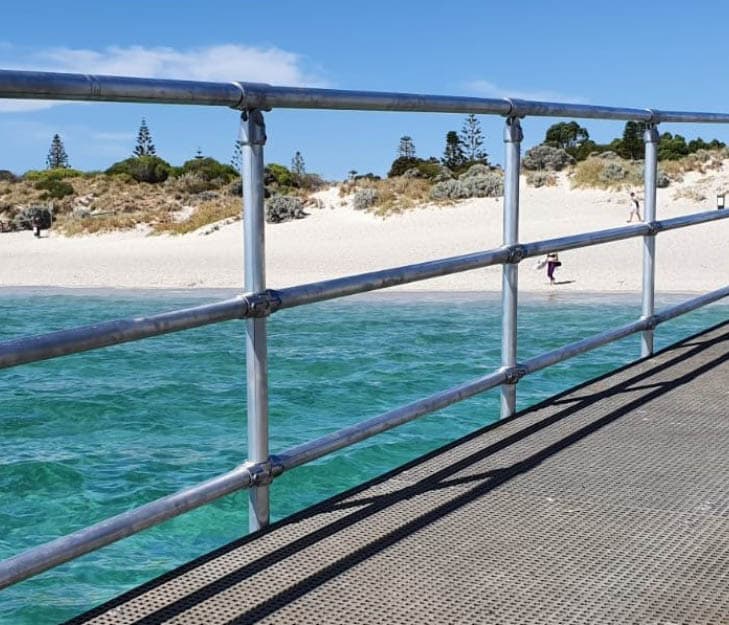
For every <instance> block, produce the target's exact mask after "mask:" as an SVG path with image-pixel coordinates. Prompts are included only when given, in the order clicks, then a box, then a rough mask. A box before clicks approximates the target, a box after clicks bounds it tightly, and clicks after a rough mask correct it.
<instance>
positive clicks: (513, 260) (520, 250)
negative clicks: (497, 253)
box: [506, 244, 527, 264]
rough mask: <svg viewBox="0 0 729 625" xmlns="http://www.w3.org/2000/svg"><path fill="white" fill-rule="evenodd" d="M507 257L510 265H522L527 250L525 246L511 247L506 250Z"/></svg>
mask: <svg viewBox="0 0 729 625" xmlns="http://www.w3.org/2000/svg"><path fill="white" fill-rule="evenodd" d="M506 252H507V257H506V262H507V263H509V264H517V263H520V262H521V261H522V260H524V258H525V257H526V254H527V249H526V247H525V246H524V245H518V244H517V245H510V246H509V247H507V248H506Z"/></svg>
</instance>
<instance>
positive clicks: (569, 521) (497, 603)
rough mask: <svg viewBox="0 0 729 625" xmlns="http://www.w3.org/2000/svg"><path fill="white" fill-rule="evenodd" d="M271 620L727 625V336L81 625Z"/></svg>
mask: <svg viewBox="0 0 729 625" xmlns="http://www.w3.org/2000/svg"><path fill="white" fill-rule="evenodd" d="M273 493H274V495H273V496H275V489H274V491H273ZM259 622H261V623H276V624H277V625H294V624H296V625H305V624H312V625H313V624H316V625H319V624H322V623H341V624H347V625H350V624H354V623H367V624H377V623H383V624H387V625H390V624H394V623H397V624H413V625H421V624H424V623H438V624H440V625H442V624H449V623H452V624H465V623H493V624H504V625H506V624H508V625H512V624H521V623H523V624H530V625H531V624H536V623H550V624H552V623H553V624H555V625H556V624H568V623H580V624H585V625H587V624H590V625H593V624H608V623H620V624H621V625H622V624H626V623H635V624H641V625H647V624H666V625H667V624H671V623H691V624H698V623H702V624H708V623H712V624H720V623H723V624H729V325H727V324H724V325H722V326H719V327H717V328H714V329H712V330H710V331H707V332H706V333H704V334H701V335H699V336H696V337H692V338H690V339H687V340H686V341H684V342H683V343H680V344H678V345H676V346H674V347H671V348H670V349H668V350H665V351H663V352H661V353H660V354H658V355H657V356H655V357H653V358H651V359H649V360H645V361H642V362H640V363H637V364H635V365H631V366H629V367H626V368H624V369H622V370H620V371H619V372H617V373H614V374H611V375H610V376H606V377H604V378H601V379H599V380H596V381H593V382H591V383H588V384H586V385H583V386H581V387H577V388H576V389H573V390H571V391H569V392H568V393H565V394H563V395H560V396H557V397H555V398H553V399H551V400H549V401H548V402H545V403H544V404H541V405H539V406H537V407H535V408H532V409H530V410H528V411H526V412H524V413H522V414H521V415H519V416H517V417H516V418H514V419H511V420H509V421H506V422H503V423H501V424H498V425H497V426H493V427H490V428H486V429H484V430H482V431H480V432H477V433H476V434H474V435H471V436H469V437H467V438H465V439H463V440H461V441H459V442H457V443H455V444H453V445H449V446H448V447H446V448H444V449H441V450H439V451H438V452H435V453H433V454H430V455H429V456H427V457H425V458H423V459H420V460H419V461H417V462H414V463H411V464H409V465H407V466H405V467H403V468H402V469H400V470H398V471H395V472H392V473H390V474H389V475H387V476H385V477H383V478H381V479H378V480H375V481H373V482H370V483H368V484H366V485H364V486H362V487H360V488H358V489H356V490H353V491H350V492H348V493H345V494H344V495H341V496H339V497H336V498H333V499H331V500H329V501H327V502H324V503H323V504H320V505H318V506H316V507H314V508H311V509H309V510H306V511H304V512H302V513H300V514H298V515H296V516H295V517H293V518H291V519H289V520H287V521H284V522H281V523H278V524H275V525H273V526H272V527H271V528H269V529H268V530H267V531H265V532H263V533H262V534H259V535H258V536H257V537H256V538H255V539H254V540H251V539H250V538H246V539H242V540H240V541H237V542H236V543H232V544H230V545H228V546H226V547H224V548H222V549H220V550H218V551H216V552H215V553H213V554H210V555H208V556H206V557H204V558H201V559H199V560H197V561H195V562H193V563H191V564H188V565H186V566H183V567H181V568H180V569H178V570H176V571H173V572H171V573H169V574H168V575H165V576H163V577H162V578H160V579H158V580H155V581H153V582H150V583H149V584H146V585H144V586H141V587H140V588H138V589H135V590H133V591H131V592H129V593H127V594H126V595H124V596H122V597H120V598H119V599H116V600H114V601H112V602H110V603H108V604H106V605H105V606H102V607H101V608H98V609H96V610H93V611H91V612H89V613H87V614H86V615H83V616H80V617H78V618H76V619H73V620H71V621H69V625H70V624H73V625H78V624H80V623H94V624H97V625H102V624H103V625H112V624H113V625H132V624H133V625H157V624H161V623H176V624H185V625H192V624H196V625H197V624H199V625H217V624H223V623H226V624H229V625H232V624H239V625H242V624H244V623H259Z"/></svg>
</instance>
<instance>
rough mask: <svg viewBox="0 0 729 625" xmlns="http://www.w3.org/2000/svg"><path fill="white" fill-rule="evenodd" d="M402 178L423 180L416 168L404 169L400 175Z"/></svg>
mask: <svg viewBox="0 0 729 625" xmlns="http://www.w3.org/2000/svg"><path fill="white" fill-rule="evenodd" d="M402 177H403V178H423V177H424V176H423V174H421V173H420V170H419V169H418V168H417V167H411V168H410V169H406V170H405V171H404V172H403V175H402Z"/></svg>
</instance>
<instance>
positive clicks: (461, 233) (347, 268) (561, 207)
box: [0, 174, 729, 292]
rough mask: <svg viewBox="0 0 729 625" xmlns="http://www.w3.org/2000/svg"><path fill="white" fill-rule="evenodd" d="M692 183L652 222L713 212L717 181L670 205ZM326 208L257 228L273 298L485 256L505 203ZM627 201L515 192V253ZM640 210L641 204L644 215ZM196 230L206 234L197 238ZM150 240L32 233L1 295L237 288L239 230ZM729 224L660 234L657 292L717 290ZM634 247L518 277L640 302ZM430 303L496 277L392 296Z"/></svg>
mask: <svg viewBox="0 0 729 625" xmlns="http://www.w3.org/2000/svg"><path fill="white" fill-rule="evenodd" d="M699 178H701V176H700V175H698V174H695V175H694V174H692V175H691V176H687V179H686V181H685V182H684V183H681V185H672V186H671V187H669V188H667V189H659V192H658V218H659V219H660V218H667V217H674V216H678V215H683V214H689V213H695V212H699V211H705V210H715V208H716V204H715V200H716V198H715V194H716V185H717V183H718V178H713V179H711V180H704V181H703V187H705V188H704V189H703V190H704V193H705V195H706V199H705V200H703V201H696V200H687V199H679V200H675V199H673V196H674V195H675V194H676V191H677V189H679V188H681V187H685V186H686V185H692V186H694V187H695V186H696V185H697V181H698V184H699V186H701V184H702V181H701V180H699ZM321 197H322V199H323V202H324V208H322V209H312V210H311V211H310V212H311V214H310V216H309V217H307V218H306V219H302V220H298V221H294V222H288V223H282V224H275V225H268V224H267V226H266V252H267V265H266V269H267V282H268V285H269V287H271V288H278V287H284V286H291V285H295V284H300V283H305V282H314V281H317V280H322V279H326V278H333V277H337V276H344V275H348V274H352V273H361V272H365V271H371V270H375V269H382V268H386V267H395V266H398V265H405V264H410V263H415V262H420V261H425V260H431V259H436V258H444V257H448V256H453V255H458V254H465V253H469V252H474V251H479V250H486V249H490V248H494V247H497V246H499V245H500V244H501V215H502V199H501V198H499V199H474V200H467V201H463V202H461V203H458V204H455V205H451V206H442V207H426V208H417V209H412V210H410V211H408V212H406V213H404V214H401V215H395V216H392V217H388V218H387V219H384V220H383V219H382V218H378V217H376V216H374V215H372V214H369V213H364V212H358V211H354V210H353V209H352V208H351V206H349V205H348V204H347V205H345V206H342V205H341V203H342V200H341V198H339V196H338V195H337V193H336V191H335V190H329V191H326V192H322V193H321ZM627 198H628V196H627V192H608V191H596V190H572V189H570V187H569V183H568V181H566V180H565V179H564V178H563V179H561V181H560V185H559V186H557V187H547V188H540V189H534V188H532V187H528V186H526V185H525V184H524V180H523V179H522V187H521V209H520V210H521V219H520V224H521V225H520V239H521V241H523V242H529V241H536V240H539V239H545V238H553V237H558V236H564V235H568V234H574V233H578V232H583V231H590V230H600V229H604V228H613V227H619V226H624V225H626V223H625V222H626V219H627V215H628V202H627ZM642 210H643V204H642V202H641V211H642ZM204 230H205V229H203V231H204ZM203 231H198V232H196V233H192V234H189V235H185V236H148V235H147V234H145V233H144V232H141V231H138V232H120V233H114V234H105V235H91V236H83V237H72V238H66V237H62V236H60V235H59V234H57V233H56V232H53V231H51V232H50V233H45V234H46V236H44V238H41V239H35V238H34V237H33V236H32V233H31V232H30V231H26V232H20V233H10V234H1V235H0V250H1V252H0V258H1V259H2V261H1V262H0V286H3V287H9V286H54V287H102V288H109V287H111V288H189V287H201V288H239V287H240V286H241V285H242V281H243V278H242V275H243V272H242V258H243V243H242V225H241V222H240V221H239V222H236V223H232V224H228V225H225V226H222V227H221V228H220V229H219V230H217V231H214V232H212V233H210V234H203ZM728 240H729V222H724V221H720V222H714V223H710V224H705V225H701V226H694V227H690V228H684V229H679V230H674V231H671V232H666V233H663V234H660V235H659V236H658V238H657V271H656V289H657V290H658V291H662V292H673V291H678V292H691V291H693V292H699V291H706V290H711V289H715V288H718V287H721V286H724V285H726V284H727V283H728V282H729V279H728V278H727V275H726V270H727V267H729V245H728V244H727V241H728ZM642 247H643V243H642V240H641V239H640V238H635V239H630V240H627V241H620V242H617V243H611V244H608V245H599V246H593V247H588V248H583V249H579V250H571V251H567V252H564V253H562V254H561V255H560V260H561V261H562V263H563V265H562V267H560V268H559V269H558V270H557V273H556V277H557V280H558V284H557V285H555V286H551V285H549V284H548V281H547V279H546V275H545V270H544V269H542V270H536V269H534V266H535V262H536V261H535V259H527V260H525V261H523V262H522V263H521V265H520V273H519V284H520V289H522V290H524V291H531V292H539V291H547V290H554V289H559V290H564V291H573V292H576V291H580V292H595V291H609V292H616V291H622V292H637V291H639V290H640V285H641V273H642ZM399 288H400V289H406V290H418V291H421V290H430V291H448V290H450V291H481V290H485V291H497V290H499V289H500V288H501V268H500V267H490V268H487V269H482V270H476V271H470V272H466V273H461V274H456V275H451V276H445V277H442V278H438V279H433V280H427V281H421V282H416V283H413V284H410V285H405V286H403V287H399Z"/></svg>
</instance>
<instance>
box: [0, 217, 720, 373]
mask: <svg viewBox="0 0 729 625" xmlns="http://www.w3.org/2000/svg"><path fill="white" fill-rule="evenodd" d="M728 217H729V211H706V212H702V213H693V214H691V215H682V216H681V217H673V218H671V219H663V220H660V221H655V222H653V223H650V224H648V223H641V224H635V225H633V226H621V227H619V228H609V229H606V230H597V231H594V232H586V233H583V234H578V235H570V236H566V237H559V238H556V239H545V240H543V241H534V242H531V243H523V244H520V245H516V246H513V247H508V248H504V247H501V248H497V249H492V250H486V251H483V252H474V253H473V254H464V255H462V256H451V257H449V258H441V259H438V260H431V261H426V262H423V263H416V264H413V265H405V266H402V267H392V268H390V269H382V270H379V271H371V272H368V273H361V274H355V275H351V276H345V277H342V278H333V279H331V280H323V281H321V282H312V283H310V284H302V285H299V286H294V287H288V288H282V289H277V290H273V289H269V290H267V291H262V292H260V293H249V294H245V295H241V296H238V297H236V298H233V299H229V300H223V301H221V302H215V303H211V304H204V305H202V306H195V307H191V308H184V309H181V310H174V311H170V312H166V313H161V314H158V315H153V316H150V317H135V318H132V319H115V320H112V321H105V322H102V323H95V324H92V325H87V326H80V327H76V328H71V329H68V330H59V331H57V332H49V333H47V334H41V335H37V336H28V337H21V338H18V339H13V340H10V341H2V342H0V369H6V368H9V367H15V366H18V365H22V364H28V363H31V362H37V361H40V360H47V359H50V358H57V357H59V356H68V355H70V354H77V353H80V352H85V351H89V350H93V349H99V348H102V347H109V346H111V345H118V344H120V343H126V342H129V341H136V340H140V339H144V338H149V337H152V336H160V335H162V334H168V333H171V332H179V331H182V330H189V329H191V328H198V327H201V326H205V325H210V324H214V323H220V322H221V321H229V320H233V319H246V318H248V317H256V316H262V315H268V314H272V313H274V312H276V311H278V310H283V309H284V308H294V307H297V306H303V305H305V304H314V303H317V302H323V301H327V300H331V299H338V298H341V297H347V296H350V295H357V294H360V293H367V292H371V291H376V290H380V289H386V288H390V287H393V286H399V285H403V284H411V283H413V282H418V281H421V280H428V279H431V278H437V277H442V276H447V275H452V274H455V273H461V272H464V271H472V270H474V269H482V268H484V267H491V266H494V265H499V264H503V263H505V262H509V260H510V259H512V260H513V262H519V261H520V260H523V259H526V258H530V257H534V256H542V255H544V254H548V253H549V252H557V251H564V250H571V249H577V248H581V247H588V246H592V245H602V244H604V243H613V242H615V241H622V240H625V239H630V238H634V237H637V236H645V235H646V234H650V233H651V232H655V233H657V234H659V233H661V232H664V231H668V230H674V229H676V228H685V227H687V226H692V225H696V224H702V223H707V222H710V221H717V220H720V219H726V218H728Z"/></svg>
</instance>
